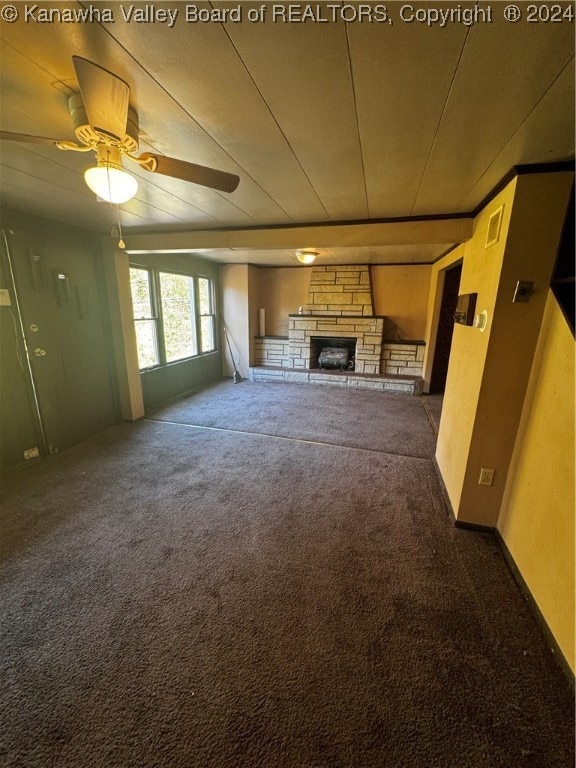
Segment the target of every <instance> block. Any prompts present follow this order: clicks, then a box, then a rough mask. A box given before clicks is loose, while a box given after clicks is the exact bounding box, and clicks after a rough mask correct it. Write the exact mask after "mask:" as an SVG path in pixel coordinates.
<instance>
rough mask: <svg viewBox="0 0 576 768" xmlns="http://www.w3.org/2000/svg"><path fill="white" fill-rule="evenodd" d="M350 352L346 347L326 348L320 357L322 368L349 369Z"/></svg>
mask: <svg viewBox="0 0 576 768" xmlns="http://www.w3.org/2000/svg"><path fill="white" fill-rule="evenodd" d="M348 357H349V352H348V350H347V349H345V348H344V347H324V348H323V349H322V351H321V352H320V355H319V356H318V365H319V366H320V368H340V370H341V371H344V370H346V369H347V368H348Z"/></svg>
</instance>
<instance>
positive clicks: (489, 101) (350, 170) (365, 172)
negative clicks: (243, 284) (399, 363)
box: [0, 2, 574, 264]
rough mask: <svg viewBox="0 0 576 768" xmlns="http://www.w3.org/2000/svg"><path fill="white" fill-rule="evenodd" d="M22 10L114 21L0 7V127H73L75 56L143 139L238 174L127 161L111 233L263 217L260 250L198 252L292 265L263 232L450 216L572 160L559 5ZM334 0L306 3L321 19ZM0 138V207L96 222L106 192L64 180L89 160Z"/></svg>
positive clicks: (566, 34) (380, 254)
mask: <svg viewBox="0 0 576 768" xmlns="http://www.w3.org/2000/svg"><path fill="white" fill-rule="evenodd" d="M40 5H43V6H46V5H48V6H49V7H50V8H57V9H60V10H63V9H67V10H75V9H81V8H85V9H90V8H91V7H92V8H94V7H96V8H108V9H111V12H113V14H114V20H115V23H113V24H112V23H97V22H96V21H92V22H90V23H58V22H53V23H40V22H39V21H35V20H34V15H33V16H32V17H29V18H28V19H26V18H25V15H26V14H25V9H26V8H30V7H33V5H32V4H29V5H25V4H24V3H15V6H16V8H17V9H18V10H19V12H20V18H19V19H18V20H17V21H16V22H14V23H7V22H6V21H3V22H2V24H1V29H0V32H1V38H0V40H1V95H0V99H1V102H0V106H1V110H0V120H1V128H2V129H3V130H6V131H16V132H21V133H31V134H38V135H41V136H49V137H54V138H57V139H74V134H73V130H72V124H71V120H70V116H69V113H68V108H67V96H68V95H69V94H70V93H72V92H73V91H75V90H77V84H76V82H75V74H74V68H73V65H72V59H71V57H72V55H75V54H76V55H80V56H84V57H86V58H88V59H90V60H92V61H94V62H96V63H98V64H100V65H102V66H104V67H106V68H107V69H109V70H111V71H113V72H115V73H116V74H118V75H119V76H120V77H122V78H123V79H125V80H126V81H127V82H128V83H129V84H130V88H131V102H132V104H133V106H135V107H136V108H137V110H138V113H139V118H140V126H141V144H140V149H141V151H153V152H156V153H160V154H167V155H169V156H172V157H176V158H179V159H183V160H188V161H191V162H194V163H199V164H202V165H208V166H211V167H215V168H219V169H222V170H225V171H229V172H232V173H237V174H239V176H240V185H239V187H238V189H237V190H236V191H235V192H234V193H232V194H230V195H228V194H226V193H224V192H216V191H213V190H210V189H207V188H204V187H200V186H196V185H193V184H189V183H186V182H182V181H178V180H175V179H170V178H168V177H163V176H159V175H157V174H155V175H153V174H149V173H147V172H146V171H144V170H142V169H140V168H139V167H138V166H136V165H132V164H130V167H129V170H131V171H132V172H134V174H135V175H136V176H137V177H138V181H139V185H140V187H139V192H138V194H137V196H136V197H135V198H134V199H133V200H131V201H129V202H128V203H126V204H124V205H122V206H121V220H122V227H123V230H124V234H125V239H126V241H127V244H128V247H130V237H131V235H132V234H144V233H160V232H166V233H174V232H189V231H195V230H202V231H204V232H205V231H207V230H221V229H235V228H238V229H241V230H242V231H243V232H245V231H246V230H247V229H248V230H249V229H252V228H262V227H267V228H269V233H270V234H269V237H268V242H269V247H266V248H264V249H263V248H258V249H254V248H251V247H250V245H248V246H247V247H242V248H232V249H230V248H213V249H210V248H205V249H204V250H201V249H199V250H198V252H201V253H202V254H203V255H205V256H206V257H207V258H212V259H214V260H217V261H224V262H230V263H245V262H251V263H256V264H296V263H297V262H296V261H295V257H294V253H293V251H292V250H290V249H286V248H284V247H283V241H282V242H281V241H280V240H279V241H278V243H277V244H276V245H275V244H274V229H273V227H278V228H282V229H284V230H285V229H286V228H289V227H292V226H295V225H305V224H307V223H313V222H314V223H318V224H325V225H328V224H330V223H333V222H343V221H366V220H375V219H390V218H398V217H402V218H404V217H416V218H418V217H423V216H432V215H444V214H457V213H463V214H466V213H469V212H471V211H472V210H474V209H475V208H476V207H477V206H478V205H479V203H480V202H481V201H482V200H483V199H484V198H485V197H486V196H487V195H488V194H489V193H490V191H491V190H492V189H493V188H494V187H495V185H496V184H497V183H498V182H499V181H500V180H501V179H502V178H503V177H504V176H505V175H506V174H507V173H508V172H509V171H510V169H511V168H513V166H515V165H518V164H532V163H542V162H555V161H563V160H568V159H573V158H574V26H573V24H570V23H569V22H568V21H567V20H565V21H564V22H562V23H528V22H527V21H526V20H525V19H523V20H522V21H520V22H518V23H511V22H507V21H506V20H505V19H504V18H503V9H504V7H505V4H504V3H491V4H489V5H490V7H491V8H492V15H493V21H492V22H491V23H483V24H476V25H474V26H466V25H464V24H461V23H448V24H447V25H446V26H444V27H440V26H439V25H436V26H428V25H426V24H422V23H418V22H413V23H408V22H406V21H402V20H401V18H400V9H401V8H402V6H405V5H406V4H404V3H394V2H393V3H388V4H387V7H388V11H389V16H390V20H391V22H392V23H378V22H376V21H374V22H368V21H363V22H359V21H356V22H350V23H346V22H343V21H342V20H338V21H335V22H331V21H330V22H324V21H321V20H320V19H318V20H316V21H306V22H298V21H292V22H289V21H282V20H279V19H277V20H276V21H273V19H272V14H273V12H274V8H280V7H282V5H283V7H284V9H285V10H286V9H289V7H290V8H292V7H296V8H300V9H302V8H304V7H305V5H304V4H299V5H298V4H296V3H284V4H280V3H266V4H265V5H266V20H265V21H254V22H251V21H249V20H248V14H249V12H251V13H256V11H257V9H259V8H260V7H261V6H262V3H261V2H258V3H252V2H233V3H223V2H213V3H206V2H198V3H195V4H194V5H195V6H196V7H197V8H198V9H202V11H203V12H205V13H209V12H211V11H214V10H216V11H221V10H222V9H224V8H240V11H241V13H242V21H241V22H240V23H234V22H226V23H224V24H222V23H219V22H217V21H211V22H207V23H191V22H186V19H185V13H186V7H187V6H191V5H192V4H191V3H181V2H170V3H163V2H156V3H154V4H151V3H136V4H134V5H135V6H136V7H137V8H138V9H148V10H149V11H150V9H154V8H155V9H169V10H171V11H174V10H178V11H179V15H178V19H177V21H176V23H175V24H174V26H172V27H171V28H170V27H169V26H168V25H167V24H162V23H160V22H152V21H141V22H137V21H134V20H132V21H131V22H126V21H125V20H124V19H123V15H122V11H121V9H122V7H124V9H127V8H129V7H130V5H131V4H129V3H123V4H120V3H113V2H110V3H108V4H106V3H92V6H90V4H88V3H85V2H82V3H73V2H67V3H62V2H59V3H51V4H40ZM336 5H337V3H330V4H326V3H324V4H322V3H317V4H314V5H312V6H310V7H311V8H312V9H316V8H319V9H320V11H321V13H322V14H323V16H326V14H327V13H328V8H329V7H333V6H336ZM341 5H342V6H347V7H348V9H349V8H350V4H349V3H347V4H345V3H342V4H341ZM365 5H366V4H365ZM375 5H376V4H374V3H373V4H372V6H375ZM489 5H488V4H485V3H480V7H481V8H484V9H487V8H488V7H489ZM519 5H520V6H521V8H522V10H523V12H524V14H526V12H527V5H528V4H527V3H519ZM549 5H550V4H549ZM562 5H563V6H566V7H567V6H568V4H567V3H562ZM414 6H415V7H419V8H430V7H431V6H432V4H430V3H414ZM473 6H474V3H466V2H462V3H445V2H444V3H437V4H434V7H435V8H443V9H445V10H449V9H456V8H458V7H459V8H472V7H473ZM347 13H348V14H350V11H347ZM37 15H38V14H36V16H37ZM0 152H1V155H0V161H1V166H0V172H1V175H0V201H1V203H2V204H3V205H4V206H6V207H9V208H13V209H18V210H26V211H29V212H31V213H34V214H37V215H41V216H45V217H48V218H51V219H55V220H58V221H63V222H68V223H72V224H77V225H80V226H83V227H88V228H91V229H94V230H97V231H100V232H102V233H104V234H108V233H109V232H110V229H111V226H112V225H113V223H114V221H115V219H116V211H115V207H114V206H110V205H108V204H105V203H98V202H97V201H96V200H95V198H94V195H93V194H92V193H91V192H90V190H89V189H88V188H87V187H86V185H85V183H84V181H83V177H82V173H83V170H84V169H85V168H86V167H87V166H88V165H90V164H92V162H91V158H92V155H85V154H77V153H73V152H61V151H59V150H57V149H55V148H52V147H50V146H48V145H36V144H17V143H14V142H7V141H5V142H2V143H1V146H0ZM125 165H126V163H125ZM242 242H244V243H245V242H246V238H245V237H244V238H243V241H242ZM451 244H452V243H451V242H429V243H424V244H423V243H421V242H419V243H417V244H414V243H410V242H408V241H407V242H406V243H405V244H403V245H401V246H398V245H394V246H391V245H388V244H385V243H383V244H381V245H379V244H375V245H371V246H370V247H367V246H366V247H358V248H350V247H340V245H339V243H337V242H335V243H334V244H333V247H331V248H320V247H317V246H316V244H315V243H314V242H302V243H300V247H309V248H315V247H316V249H317V250H318V251H319V252H320V256H319V263H323V262H325V263H332V262H340V263H353V262H360V261H362V262H366V263H426V262H427V263H429V262H430V261H433V260H434V259H435V258H438V256H439V255H441V254H442V253H444V252H445V251H446V250H447V249H448V248H449V247H450V245H451ZM191 250H194V249H193V248H192V249H191Z"/></svg>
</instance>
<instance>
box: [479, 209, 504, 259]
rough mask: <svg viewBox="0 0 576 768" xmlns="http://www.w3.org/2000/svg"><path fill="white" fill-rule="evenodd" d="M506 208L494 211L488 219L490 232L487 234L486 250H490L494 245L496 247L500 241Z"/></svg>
mask: <svg viewBox="0 0 576 768" xmlns="http://www.w3.org/2000/svg"><path fill="white" fill-rule="evenodd" d="M503 211H504V206H503V205H501V206H500V208H498V209H497V210H495V211H494V213H493V214H491V216H490V218H489V219H488V232H487V233H486V244H485V245H484V248H490V246H492V245H496V243H497V242H498V240H499V239H500V225H501V224H502V213H503Z"/></svg>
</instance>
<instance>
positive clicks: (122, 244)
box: [116, 203, 126, 250]
mask: <svg viewBox="0 0 576 768" xmlns="http://www.w3.org/2000/svg"><path fill="white" fill-rule="evenodd" d="M116 215H117V216H118V233H119V235H120V237H119V240H118V248H122V250H124V248H126V243H125V242H124V240H123V239H122V223H121V222H120V207H119V205H118V203H116Z"/></svg>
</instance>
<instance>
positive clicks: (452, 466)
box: [436, 179, 517, 523]
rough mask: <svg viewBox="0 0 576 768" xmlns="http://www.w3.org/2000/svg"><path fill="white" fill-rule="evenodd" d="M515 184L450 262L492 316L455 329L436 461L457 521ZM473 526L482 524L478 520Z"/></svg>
mask: <svg viewBox="0 0 576 768" xmlns="http://www.w3.org/2000/svg"><path fill="white" fill-rule="evenodd" d="M516 182H517V179H514V180H513V181H512V182H511V183H510V184H509V185H508V186H507V187H506V189H505V190H504V191H503V192H501V193H500V194H499V195H498V196H497V197H496V198H494V200H493V201H492V202H491V203H490V204H489V205H488V207H487V208H486V209H485V210H484V211H482V213H481V214H480V215H479V216H478V217H477V218H476V220H475V222H474V235H473V237H472V239H471V240H470V241H469V242H468V243H465V244H464V245H462V246H460V247H459V248H458V249H457V252H452V253H451V254H449V256H448V257H447V259H450V257H452V261H453V260H455V259H456V258H457V257H458V258H462V257H463V259H464V260H463V266H462V277H461V280H460V291H459V293H460V294H463V293H477V294H478V298H477V304H476V311H477V312H480V311H482V310H483V309H486V310H487V312H488V317H489V321H488V326H487V328H486V330H485V331H484V332H483V333H481V332H480V331H479V330H477V329H476V328H471V327H468V326H462V325H455V326H454V335H453V337H452V348H451V352H450V363H449V366H448V376H447V378H446V389H445V391H444V403H443V407H442V418H441V420H440V429H439V434H438V443H437V447H436V461H437V462H438V466H439V469H440V472H441V474H442V479H443V481H444V485H445V487H446V491H447V493H448V497H449V499H450V503H451V504H452V509H453V511H454V513H455V515H456V517H458V516H459V512H460V502H461V495H462V489H463V487H464V481H465V477H466V469H467V466H468V456H469V453H470V449H471V443H472V434H473V430H474V425H475V422H476V412H477V408H478V400H479V397H480V388H481V386H482V378H483V375H484V365H485V361H486V353H487V350H488V343H489V340H490V333H491V327H492V319H493V316H494V305H495V302H496V292H497V288H498V281H499V278H500V270H501V268H502V260H503V256H504V247H505V244H506V237H507V234H508V225H509V221H510V214H511V211H512V201H513V199H514V193H515V189H516ZM501 205H503V206H504V209H503V218H502V225H501V228H500V240H499V242H498V243H496V244H495V245H493V246H492V247H490V248H485V247H484V245H485V242H486V231H487V227H488V219H489V217H490V215H491V214H492V213H493V212H494V211H496V210H497V209H498V208H499V207H500V206H501ZM452 261H450V263H452ZM444 268H445V267H444ZM440 298H441V295H440ZM488 466H493V465H488ZM491 490H492V489H491V488H485V487H483V486H482V487H481V494H483V495H484V496H486V495H487V492H488V493H489V492H490V491H491ZM472 522H477V523H480V521H479V520H478V521H472Z"/></svg>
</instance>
